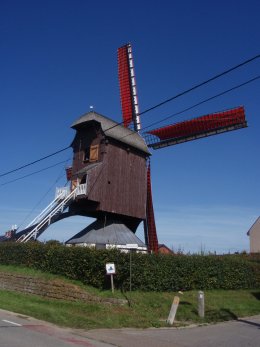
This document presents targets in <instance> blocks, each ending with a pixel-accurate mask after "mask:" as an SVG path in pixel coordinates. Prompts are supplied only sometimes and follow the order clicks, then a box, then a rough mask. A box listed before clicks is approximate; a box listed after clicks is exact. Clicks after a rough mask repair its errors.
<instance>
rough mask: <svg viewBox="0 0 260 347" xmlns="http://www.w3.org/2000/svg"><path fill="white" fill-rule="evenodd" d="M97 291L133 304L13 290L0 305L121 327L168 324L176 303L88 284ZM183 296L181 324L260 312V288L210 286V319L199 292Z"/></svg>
mask: <svg viewBox="0 0 260 347" xmlns="http://www.w3.org/2000/svg"><path fill="white" fill-rule="evenodd" d="M0 271H8V272H21V273H23V274H28V275H30V276H36V277H42V278H44V279H46V278H49V279H53V278H59V279H61V280H62V281H64V283H65V282H69V283H73V284H77V285H80V286H83V285H82V284H80V283H78V282H75V281H69V280H68V279H64V278H61V277H60V276H54V275H51V274H45V273H41V272H39V271H34V270H31V269H26V268H23V269H21V268H17V267H10V266H6V267H5V266H0ZM83 287H84V288H85V289H86V290H87V291H89V292H90V293H91V294H95V295H100V296H102V297H116V298H125V297H126V298H127V299H128V301H129V303H130V305H124V306H119V305H118V306H117V305H108V304H104V303H93V302H92V303H83V302H68V301H61V300H51V299H46V298H42V297H39V296H36V295H28V294H22V293H17V292H11V291H3V290H1V291H0V308H2V309H6V310H9V311H14V312H17V313H20V314H24V315H28V316H32V317H35V318H38V319H41V320H45V321H48V322H51V323H55V324H57V325H60V326H65V327H72V328H82V329H93V328H120V327H137V328H147V327H164V326H167V324H166V319H167V317H168V314H169V310H170V307H171V303H172V300H173V297H174V295H179V294H176V293H157V292H138V291H135V292H132V293H125V294H122V293H121V292H120V291H115V294H114V295H112V293H111V292H110V291H100V290H97V289H95V288H92V287H86V286H83ZM179 296H180V305H179V308H178V312H177V315H176V321H177V323H175V325H185V324H191V323H211V322H218V321H224V320H230V319H236V318H237V317H245V316H251V315H256V314H260V289H259V290H236V291H234V290H230V291H227V290H212V291H205V318H204V319H200V318H199V317H198V314H197V292H196V291H190V292H185V293H184V294H183V295H179Z"/></svg>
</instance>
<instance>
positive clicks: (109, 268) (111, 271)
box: [106, 263, 116, 293]
mask: <svg viewBox="0 0 260 347" xmlns="http://www.w3.org/2000/svg"><path fill="white" fill-rule="evenodd" d="M106 272H107V275H109V276H110V280H111V290H112V293H114V277H113V276H114V275H115V273H116V267H115V264H114V263H107V264H106Z"/></svg>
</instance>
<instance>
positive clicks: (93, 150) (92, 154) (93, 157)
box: [89, 145, 99, 161]
mask: <svg viewBox="0 0 260 347" xmlns="http://www.w3.org/2000/svg"><path fill="white" fill-rule="evenodd" d="M98 151H99V145H94V146H90V151H89V161H98Z"/></svg>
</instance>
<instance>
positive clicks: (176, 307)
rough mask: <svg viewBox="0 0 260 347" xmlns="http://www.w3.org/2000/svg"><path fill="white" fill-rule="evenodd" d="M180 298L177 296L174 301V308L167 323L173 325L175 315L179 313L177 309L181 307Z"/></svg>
mask: <svg viewBox="0 0 260 347" xmlns="http://www.w3.org/2000/svg"><path fill="white" fill-rule="evenodd" d="M179 302H180V298H179V297H178V296H175V297H174V299H173V303H172V307H171V310H170V313H169V317H168V319H167V323H168V324H170V325H172V324H173V322H174V319H175V315H176V313H177V309H178V306H179Z"/></svg>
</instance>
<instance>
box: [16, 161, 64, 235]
mask: <svg viewBox="0 0 260 347" xmlns="http://www.w3.org/2000/svg"><path fill="white" fill-rule="evenodd" d="M69 160H70V159H67V160H66V163H67V162H68V161H69ZM64 175H65V173H64V167H63V168H62V169H61V171H60V173H59V175H58V177H57V178H56V180H55V182H54V183H53V184H52V185H51V186H50V187H49V189H48V190H47V191H46V192H45V193H44V195H43V196H42V197H41V199H40V200H39V201H38V202H37V204H36V205H35V206H34V207H33V208H32V209H31V211H30V212H29V213H28V214H27V216H26V217H25V218H24V219H23V220H22V221H21V223H20V224H19V225H18V227H17V230H18V229H19V228H20V227H21V225H23V224H24V222H25V221H26V220H27V219H29V217H30V216H31V214H32V213H33V212H34V211H35V209H36V208H37V207H38V206H39V205H40V204H41V202H42V201H43V199H44V198H45V197H46V196H47V195H48V194H49V192H50V191H51V190H52V189H53V187H54V186H55V185H56V183H57V182H58V181H59V180H60V179H61V178H62V177H63V176H64Z"/></svg>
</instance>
